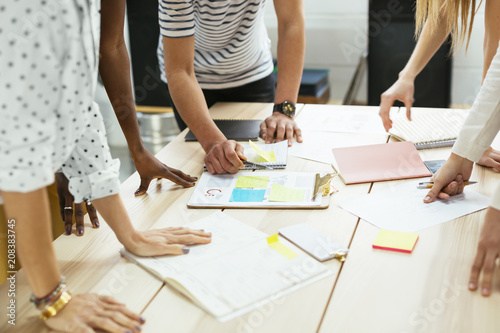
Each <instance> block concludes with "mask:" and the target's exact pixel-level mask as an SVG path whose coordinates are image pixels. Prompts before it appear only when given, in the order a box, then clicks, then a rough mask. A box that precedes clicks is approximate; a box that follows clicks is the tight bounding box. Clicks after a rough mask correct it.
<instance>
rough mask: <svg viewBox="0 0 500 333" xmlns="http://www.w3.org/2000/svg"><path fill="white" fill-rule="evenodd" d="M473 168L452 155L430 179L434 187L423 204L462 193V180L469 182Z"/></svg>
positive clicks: (464, 160)
mask: <svg viewBox="0 0 500 333" xmlns="http://www.w3.org/2000/svg"><path fill="white" fill-rule="evenodd" d="M473 166H474V163H473V162H472V161H469V160H468V159H466V158H463V157H460V156H458V155H456V154H453V153H452V154H451V156H450V158H449V159H448V160H447V161H446V163H445V164H444V165H443V166H442V167H441V168H440V169H439V170H438V172H436V174H435V175H434V177H432V178H433V180H434V185H433V186H432V188H431V190H430V191H429V193H427V196H426V197H425V198H424V202H426V203H429V202H433V201H434V200H436V198H441V199H449V198H450V195H456V194H460V193H462V192H463V190H464V186H465V185H464V180H469V178H470V175H471V173H472V167H473Z"/></svg>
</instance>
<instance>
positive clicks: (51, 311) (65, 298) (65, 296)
mask: <svg viewBox="0 0 500 333" xmlns="http://www.w3.org/2000/svg"><path fill="white" fill-rule="evenodd" d="M70 300H71V294H70V293H69V291H67V290H65V291H64V292H63V293H62V294H61V297H59V298H58V299H57V300H56V301H55V302H54V303H52V305H51V306H49V307H47V308H46V309H45V310H44V311H43V312H42V313H40V318H42V319H43V320H47V319H49V318H51V317H54V316H55V315H56V314H57V313H58V312H59V311H61V310H62V309H63V308H64V307H65V306H66V304H68V303H69V301H70Z"/></svg>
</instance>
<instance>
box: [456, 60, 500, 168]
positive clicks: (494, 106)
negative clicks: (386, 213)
mask: <svg viewBox="0 0 500 333" xmlns="http://www.w3.org/2000/svg"><path fill="white" fill-rule="evenodd" d="M499 96H500V53H499V52H498V51H497V54H496V55H495V57H494V58H493V60H492V62H491V65H490V67H489V69H488V73H487V75H486V77H485V79H484V83H483V85H482V86H481V90H480V91H479V94H478V95H477V97H476V99H475V101H474V104H473V105H472V108H471V111H470V114H469V116H468V117H467V119H466V120H465V123H464V125H463V127H462V129H461V131H460V134H459V135H458V138H457V142H456V143H455V144H454V145H453V150H452V151H453V153H455V154H457V155H460V156H462V157H465V158H467V159H469V160H471V161H474V162H478V161H479V159H480V158H481V156H482V154H483V153H484V151H485V150H486V149H488V147H489V146H490V145H491V143H492V141H493V139H494V138H495V136H496V135H497V133H498V131H499V130H500V99H499Z"/></svg>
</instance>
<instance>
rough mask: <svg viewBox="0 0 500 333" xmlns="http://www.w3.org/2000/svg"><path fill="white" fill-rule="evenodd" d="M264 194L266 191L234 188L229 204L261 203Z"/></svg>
mask: <svg viewBox="0 0 500 333" xmlns="http://www.w3.org/2000/svg"><path fill="white" fill-rule="evenodd" d="M265 194H266V190H253V189H248V188H235V189H234V190H233V193H231V198H230V199H229V202H262V201H264V195H265Z"/></svg>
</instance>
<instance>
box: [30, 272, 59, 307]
mask: <svg viewBox="0 0 500 333" xmlns="http://www.w3.org/2000/svg"><path fill="white" fill-rule="evenodd" d="M65 287H66V277H64V276H63V277H62V279H61V282H60V283H59V285H58V286H57V287H56V289H54V291H52V292H51V293H50V294H48V295H47V296H45V297H42V298H36V297H35V295H33V294H31V297H30V302H31V304H33V305H34V306H35V307H36V308H37V309H39V310H41V309H42V308H44V307H45V306H46V305H47V304H51V303H53V302H54V301H55V300H56V299H58V298H59V297H60V294H61V290H62V289H63V288H65Z"/></svg>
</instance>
